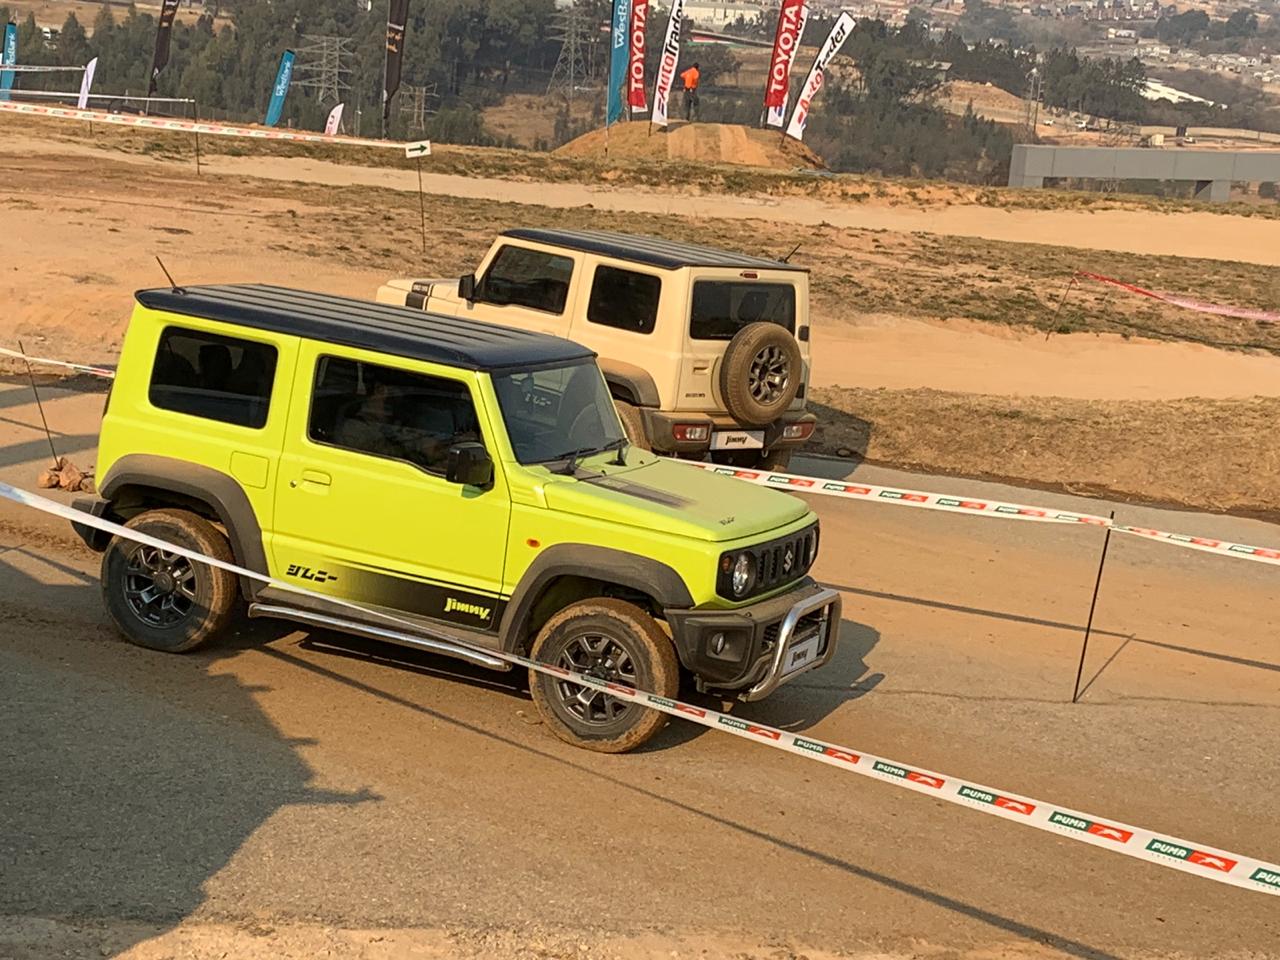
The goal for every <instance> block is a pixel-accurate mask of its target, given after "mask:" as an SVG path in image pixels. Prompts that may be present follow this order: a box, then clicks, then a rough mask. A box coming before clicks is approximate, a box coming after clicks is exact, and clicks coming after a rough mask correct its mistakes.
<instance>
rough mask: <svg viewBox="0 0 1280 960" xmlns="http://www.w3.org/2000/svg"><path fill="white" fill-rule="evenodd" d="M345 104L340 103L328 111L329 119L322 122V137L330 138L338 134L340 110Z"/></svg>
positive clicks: (340, 119) (340, 120) (340, 118)
mask: <svg viewBox="0 0 1280 960" xmlns="http://www.w3.org/2000/svg"><path fill="white" fill-rule="evenodd" d="M345 106H346V104H345V103H340V104H338V105H337V106H336V107H334V108H333V109H332V110H330V111H329V119H328V120H326V121H325V122H324V135H325V136H326V137H332V136H333V135H334V134H335V133H337V132H338V125H339V124H341V123H342V108H343V107H345Z"/></svg>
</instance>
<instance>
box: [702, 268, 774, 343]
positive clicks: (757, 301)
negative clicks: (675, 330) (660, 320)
mask: <svg viewBox="0 0 1280 960" xmlns="http://www.w3.org/2000/svg"><path fill="white" fill-rule="evenodd" d="M761 320H763V321H766V322H768V323H776V324H778V325H779V326H783V327H786V328H787V332H788V333H792V334H794V333H795V332H796V288H795V287H793V286H792V285H791V284H789V283H753V282H751V281H745V282H744V281H739V280H697V281H695V282H694V284H693V309H692V311H690V317H689V335H690V336H691V337H693V339H695V340H732V339H733V336H734V334H736V333H737V332H738V331H739V330H741V329H742V328H743V327H745V326H746V325H747V324H749V323H756V322H757V321H761Z"/></svg>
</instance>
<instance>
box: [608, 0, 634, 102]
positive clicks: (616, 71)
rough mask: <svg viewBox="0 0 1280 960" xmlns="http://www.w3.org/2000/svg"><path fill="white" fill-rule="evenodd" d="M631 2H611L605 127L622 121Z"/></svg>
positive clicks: (628, 52) (627, 63)
mask: <svg viewBox="0 0 1280 960" xmlns="http://www.w3.org/2000/svg"><path fill="white" fill-rule="evenodd" d="M630 30H631V0H613V21H612V24H611V26H610V28H609V95H608V97H606V98H605V104H606V107H605V115H604V123H605V126H606V127H607V126H608V125H609V124H611V123H617V122H618V121H619V120H621V119H622V88H623V87H624V86H626V84H627V73H628V69H629V64H630V60H631V43H630V42H629V40H628V35H629V33H630Z"/></svg>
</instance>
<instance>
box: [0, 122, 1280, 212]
mask: <svg viewBox="0 0 1280 960" xmlns="http://www.w3.org/2000/svg"><path fill="white" fill-rule="evenodd" d="M2 121H3V124H4V126H6V127H7V128H10V129H14V130H20V131H21V132H23V133H27V134H31V135H34V136H39V137H42V138H44V139H49V140H62V141H66V142H74V143H92V144H94V145H96V146H99V147H105V148H107V149H114V150H119V151H122V152H125V153H142V154H147V155H149V156H154V157H157V158H163V159H174V160H186V161H188V162H194V157H195V150H194V139H193V137H192V136H191V135H190V134H179V133H172V134H170V133H163V132H160V131H146V132H142V131H137V130H133V129H129V128H121V127H106V126H104V125H102V124H99V125H97V126H95V127H94V129H93V132H92V134H90V133H89V130H88V125H87V124H86V125H84V126H81V125H79V124H70V123H65V122H53V121H47V120H32V119H27V118H17V117H12V116H6V117H4V118H2ZM201 149H202V150H203V151H204V152H205V153H207V154H210V155H213V154H223V155H227V156H284V157H289V156H305V157H310V158H313V159H320V160H332V161H334V162H339V163H347V164H359V165H361V166H367V167H403V166H404V165H405V164H406V163H407V161H406V160H405V159H404V157H403V156H401V155H400V154H399V153H398V152H396V151H394V150H385V149H379V148H373V147H344V146H325V145H315V144H287V143H263V142H257V141H250V140H241V139H236V138H231V137H214V136H207V137H203V138H201ZM430 170H431V172H433V173H445V174H458V175H462V176H469V177H491V178H497V179H504V180H526V181H527V180H533V181H540V182H548V183H587V184H613V185H615V186H640V187H647V188H651V189H655V190H663V191H672V192H677V193H690V192H694V193H713V194H729V195H752V196H771V197H788V196H804V197H813V198H817V199H821V200H824V201H827V202H830V203H839V204H858V203H866V202H874V203H878V204H888V205H901V206H911V207H939V206H951V205H977V206H983V207H991V208H994V209H1003V210H1082V211H1101V210H1154V211H1166V212H1174V211H1201V212H1205V211H1208V212H1211V213H1220V214H1232V215H1236V216H1245V217H1262V218H1268V219H1272V218H1274V219H1280V203H1271V204H1252V203H1214V204H1199V203H1192V202H1190V201H1186V200H1177V199H1165V198H1156V197H1142V196H1136V195H1120V194H1101V193H1088V192H1083V191H1066V190H1014V189H1008V188H1004V187H981V186H970V185H966V184H958V183H948V182H944V181H938V180H913V179H907V178H892V179H891V178H886V177H877V176H871V175H862V174H832V173H828V172H826V171H814V170H801V169H796V170H768V169H764V168H756V167H743V166H732V165H727V164H726V165H717V164H709V163H705V162H692V161H682V160H676V159H668V160H666V161H664V162H661V163H655V162H654V161H653V160H651V159H641V160H626V159H613V158H611V159H608V160H606V159H603V158H593V157H569V156H563V155H560V154H550V153H537V152H533V151H527V150H511V149H503V148H491V147H460V146H452V145H449V144H437V145H435V146H434V152H433V155H432V158H431V160H430Z"/></svg>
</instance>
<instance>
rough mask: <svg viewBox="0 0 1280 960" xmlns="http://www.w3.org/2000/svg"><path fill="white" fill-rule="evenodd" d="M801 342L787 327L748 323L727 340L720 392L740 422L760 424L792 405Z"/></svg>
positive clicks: (780, 414)
mask: <svg viewBox="0 0 1280 960" xmlns="http://www.w3.org/2000/svg"><path fill="white" fill-rule="evenodd" d="M802 363H803V361H802V360H801V358H800V345H799V344H798V343H796V339H795V337H793V336H791V334H790V333H788V332H787V329H786V327H783V326H780V325H778V324H776V323H767V322H763V321H762V322H759V323H749V324H747V325H746V326H745V327H743V328H742V329H741V330H739V331H738V332H737V334H736V335H735V336H734V338H733V339H732V340H730V341H729V346H728V349H726V350H725V352H724V358H723V359H722V360H721V361H720V396H721V397H722V398H723V399H724V406H725V409H726V410H728V411H729V414H730V416H732V417H733V418H734V419H735V420H737V421H738V422H739V423H742V424H745V425H747V426H750V427H763V426H766V425H767V424H770V423H773V421H775V420H777V419H778V417H780V416H782V414H783V412H784V411H785V410H786V409H787V408H788V407H790V406H791V403H792V401H793V400H795V398H796V391H797V390H799V389H800V378H801V375H802V366H801V365H802Z"/></svg>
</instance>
